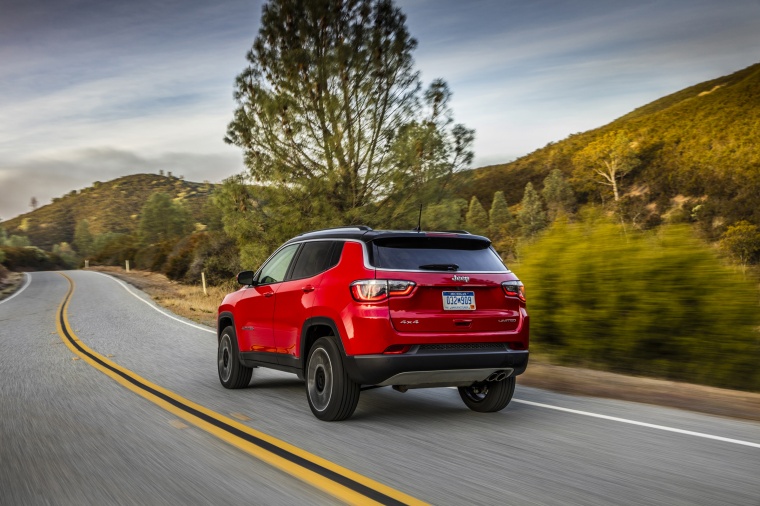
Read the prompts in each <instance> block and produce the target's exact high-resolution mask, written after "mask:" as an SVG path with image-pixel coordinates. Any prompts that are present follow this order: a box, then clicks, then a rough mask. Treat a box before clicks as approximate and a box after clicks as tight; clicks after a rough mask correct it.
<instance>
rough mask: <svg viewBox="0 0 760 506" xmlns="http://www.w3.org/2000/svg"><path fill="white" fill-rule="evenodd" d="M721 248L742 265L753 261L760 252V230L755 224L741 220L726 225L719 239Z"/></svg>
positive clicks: (743, 267) (743, 269) (744, 266)
mask: <svg viewBox="0 0 760 506" xmlns="http://www.w3.org/2000/svg"><path fill="white" fill-rule="evenodd" d="M720 246H721V248H722V249H723V250H724V251H726V252H727V253H728V254H729V255H730V256H731V257H732V258H733V259H734V260H736V261H737V262H739V265H741V266H742V272H744V271H745V270H746V268H747V264H748V263H751V262H753V261H754V260H755V259H756V258H757V254H758V252H760V232H758V228H757V225H753V224H752V223H750V222H748V221H745V220H742V221H740V222H738V223H735V224H734V225H731V226H730V227H728V230H726V231H725V232H724V233H723V235H722V236H721V239H720Z"/></svg>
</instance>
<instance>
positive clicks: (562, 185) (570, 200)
mask: <svg viewBox="0 0 760 506" xmlns="http://www.w3.org/2000/svg"><path fill="white" fill-rule="evenodd" d="M541 195H542V196H543V197H544V202H546V208H547V211H548V215H549V220H550V221H554V220H556V219H557V216H559V215H560V214H570V213H571V212H572V211H573V209H574V208H575V193H574V192H573V189H572V188H570V184H569V183H568V182H567V181H566V180H565V176H564V175H563V174H562V171H561V170H559V169H554V170H553V171H551V172H550V173H549V175H548V176H546V179H544V189H543V190H541Z"/></svg>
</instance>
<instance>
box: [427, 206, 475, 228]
mask: <svg viewBox="0 0 760 506" xmlns="http://www.w3.org/2000/svg"><path fill="white" fill-rule="evenodd" d="M466 209H467V201H466V200H464V199H446V200H442V201H441V202H439V203H437V204H429V205H427V206H425V207H423V209H422V229H423V230H460V229H462V214H464V213H465V211H466Z"/></svg>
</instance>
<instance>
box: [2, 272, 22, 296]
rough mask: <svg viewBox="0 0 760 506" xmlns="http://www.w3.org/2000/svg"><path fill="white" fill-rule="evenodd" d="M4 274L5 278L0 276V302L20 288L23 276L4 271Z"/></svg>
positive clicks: (19, 273)
mask: <svg viewBox="0 0 760 506" xmlns="http://www.w3.org/2000/svg"><path fill="white" fill-rule="evenodd" d="M0 267H2V266H0ZM5 274H6V275H5V277H2V276H0V300H3V299H5V298H6V297H10V296H11V295H13V293H14V292H15V291H16V290H18V289H19V288H20V287H21V282H22V281H23V280H24V274H23V273H21V272H8V271H6V272H5Z"/></svg>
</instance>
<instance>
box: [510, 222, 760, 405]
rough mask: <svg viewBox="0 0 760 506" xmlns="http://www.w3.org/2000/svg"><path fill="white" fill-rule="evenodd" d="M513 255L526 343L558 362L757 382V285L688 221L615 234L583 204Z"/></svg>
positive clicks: (725, 383)
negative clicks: (521, 285)
mask: <svg viewBox="0 0 760 506" xmlns="http://www.w3.org/2000/svg"><path fill="white" fill-rule="evenodd" d="M521 258H522V259H523V262H522V264H521V265H519V266H516V267H515V270H516V271H517V272H518V273H519V275H520V277H521V279H522V280H523V281H524V282H525V283H526V286H527V287H528V293H529V294H530V297H529V301H528V304H529V309H530V313H531V333H532V337H533V338H534V343H535V347H536V348H538V349H543V350H546V351H548V352H549V353H551V354H552V355H553V356H555V357H556V358H558V359H559V360H560V361H562V362H564V363H567V364H580V365H587V366H588V365H590V366H595V367H601V368H605V369H609V370H612V371H618V372H624V373H634V374H645V375H652V376H660V377H665V378H670V379H674V380H683V381H690V382H697V383H704V384H709V385H715V386H721V387H729V388H739V389H747V390H760V370H758V368H757V367H756V364H757V362H758V360H759V359H760V346H758V343H760V340H759V339H758V337H759V336H758V330H757V326H758V325H759V324H760V319H759V318H760V312H758V307H757V306H758V294H757V290H756V288H755V287H754V286H753V283H751V282H748V281H744V280H743V279H741V277H740V276H737V275H736V274H735V273H734V272H733V271H732V270H731V269H728V268H726V267H724V266H722V265H721V263H720V262H719V260H718V259H717V258H716V257H715V255H714V254H713V253H712V252H711V251H710V250H709V249H707V248H706V247H705V246H704V245H702V244H701V243H700V242H699V241H698V240H696V239H695V238H694V237H693V235H692V233H691V231H690V230H689V228H688V227H685V226H683V225H681V226H663V227H661V229H660V230H659V231H658V232H657V233H651V232H647V233H640V232H631V231H630V230H629V231H628V232H627V233H624V232H623V229H622V227H621V226H620V225H617V224H613V223H611V222H609V221H607V219H606V218H604V217H602V216H600V215H598V214H593V213H591V214H590V215H588V216H587V217H586V220H585V222H583V223H567V222H566V221H558V222H556V223H555V224H554V225H553V226H552V227H551V229H550V230H549V231H548V232H547V233H546V234H544V235H543V236H542V237H541V238H540V239H538V240H537V241H535V242H534V243H532V244H529V245H527V246H525V248H524V250H523V251H522V253H521ZM716 304H718V307H719V310H718V313H716ZM716 314H719V317H716Z"/></svg>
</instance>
